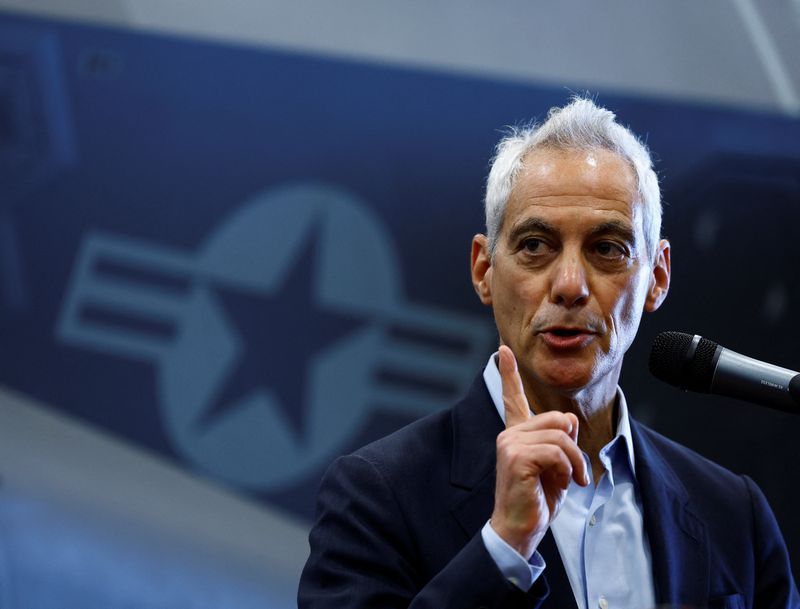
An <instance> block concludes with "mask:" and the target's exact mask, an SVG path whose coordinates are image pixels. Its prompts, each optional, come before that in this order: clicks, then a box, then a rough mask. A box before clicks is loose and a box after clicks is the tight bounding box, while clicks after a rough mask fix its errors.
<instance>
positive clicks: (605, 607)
mask: <svg viewBox="0 0 800 609" xmlns="http://www.w3.org/2000/svg"><path fill="white" fill-rule="evenodd" d="M597 606H598V607H600V609H608V601H607V600H606V597H605V596H601V597H600V600H599V601H598V602H597Z"/></svg>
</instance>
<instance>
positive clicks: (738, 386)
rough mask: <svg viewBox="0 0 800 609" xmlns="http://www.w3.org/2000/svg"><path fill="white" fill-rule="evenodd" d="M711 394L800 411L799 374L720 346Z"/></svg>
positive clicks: (795, 411)
mask: <svg viewBox="0 0 800 609" xmlns="http://www.w3.org/2000/svg"><path fill="white" fill-rule="evenodd" d="M714 359H715V360H716V369H715V370H714V377H713V378H712V379H711V388H710V390H709V393H717V394H720V395H726V396H729V397H732V398H737V399H740V400H746V401H748V402H755V403H756V404H762V405H764V406H769V407H771V408H777V409H778V410H782V411H784V412H788V413H790V414H800V374H798V373H797V372H794V371H793V370H788V369H787V368H781V367H780V366H774V365H772V364H767V363H765V362H761V361H759V360H757V359H753V358H752V357H747V356H746V355H742V354H741V353H736V351H731V350H730V349H725V348H724V347H720V348H719V350H718V351H717V353H716V354H715V358H714Z"/></svg>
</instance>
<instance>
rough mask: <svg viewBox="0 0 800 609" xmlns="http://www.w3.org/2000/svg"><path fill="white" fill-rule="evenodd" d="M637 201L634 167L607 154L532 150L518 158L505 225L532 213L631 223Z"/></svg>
mask: <svg viewBox="0 0 800 609" xmlns="http://www.w3.org/2000/svg"><path fill="white" fill-rule="evenodd" d="M637 200H638V194H637V183H636V174H635V173H634V171H633V168H632V167H631V166H630V165H629V164H628V162H627V161H625V160H624V159H623V158H622V157H620V156H619V155H617V154H614V153H613V152H611V151H608V150H602V149H598V150H552V149H543V150H535V151H532V152H530V153H528V154H527V155H525V157H524V158H523V166H522V168H521V169H520V173H519V175H518V176H517V179H516V181H515V184H514V188H513V190H512V192H511V196H510V197H509V200H508V206H507V208H506V218H505V220H506V221H505V222H504V226H505V227H506V228H508V227H510V226H511V225H513V224H514V223H515V221H517V220H520V219H522V218H525V217H529V216H531V215H535V214H537V213H544V214H559V215H571V216H575V217H576V218H581V219H586V218H590V217H594V216H597V217H612V216H613V217H616V219H618V220H623V219H627V220H628V221H629V222H634V219H635V218H637V217H639V216H640V213H639V207H640V205H639V204H638V203H637ZM639 224H640V223H639Z"/></svg>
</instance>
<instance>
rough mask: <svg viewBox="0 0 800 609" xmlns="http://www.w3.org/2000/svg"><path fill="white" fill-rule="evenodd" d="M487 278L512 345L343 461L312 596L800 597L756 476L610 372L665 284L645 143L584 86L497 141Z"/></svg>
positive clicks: (407, 600)
mask: <svg viewBox="0 0 800 609" xmlns="http://www.w3.org/2000/svg"><path fill="white" fill-rule="evenodd" d="M486 222H487V235H476V236H475V237H474V239H473V243H472V258H471V260H472V281H473V285H474V287H475V291H476V292H477V294H478V296H479V298H480V299H481V301H482V302H483V303H484V304H486V305H488V306H491V307H492V309H493V312H494V317H495V323H496V325H497V330H498V334H499V338H500V347H499V350H498V352H497V353H496V354H494V355H493V356H492V357H491V358H490V359H489V362H488V363H487V365H486V368H485V370H484V371H483V374H482V375H481V376H479V378H478V379H477V380H476V382H475V383H474V384H473V386H472V388H471V389H470V391H469V393H468V394H467V396H466V397H465V398H464V399H463V400H462V401H461V402H459V403H458V404H456V405H455V406H454V407H453V409H452V410H449V411H446V412H442V413H437V414H435V415H432V416H430V417H427V418H425V419H423V420H421V421H417V422H416V423H414V424H412V425H410V426H408V427H406V428H404V429H402V430H400V431H398V432H396V433H394V434H392V435H390V436H388V437H386V438H384V439H382V440H379V441H378V442H375V443H373V444H371V445H369V446H367V447H365V448H363V449H361V450H359V451H357V452H356V453H354V454H352V455H349V456H347V457H343V458H341V459H339V460H337V461H336V463H334V464H333V465H332V466H331V468H330V470H329V471H328V473H327V474H326V476H325V479H324V480H323V483H322V486H321V489H320V493H319V508H318V520H317V522H316V524H315V526H314V529H313V531H312V533H311V536H310V543H311V555H310V557H309V559H308V563H307V565H306V568H305V570H304V572H303V576H302V579H301V582H300V591H299V606H300V607H301V609H312V608H314V609H316V608H322V607H326V608H327V607H329V608H336V609H341V608H366V607H370V608H372V607H375V608H379V607H380V608H395V607H398V608H399V607H413V608H422V607H426V608H427V607H431V608H433V607H436V608H444V607H453V608H458V609H466V608H470V607H498V608H499V607H512V608H516V607H520V608H522V607H558V608H564V607H577V608H579V609H594V608H599V609H609V608H613V609H616V608H618V607H619V608H622V607H625V608H632V609H645V608H648V607H655V606H656V605H661V604H675V605H687V606H694V607H727V608H739V609H741V608H743V607H757V608H759V609H760V608H768V607H769V608H773V607H774V608H778V607H780V608H788V607H792V608H797V607H800V598H799V597H798V593H797V589H796V587H795V584H794V581H793V579H792V575H791V569H790V566H789V559H788V555H787V552H786V548H785V544H784V542H783V540H782V538H781V535H780V532H779V530H778V527H777V525H776V522H775V519H774V516H773V515H772V512H771V511H770V509H769V506H768V505H767V503H766V500H765V499H764V497H763V495H762V494H761V492H760V491H759V490H758V488H757V487H756V486H755V484H754V483H753V482H752V481H751V480H749V479H748V478H746V477H741V476H736V475H734V474H732V473H730V472H728V471H727V470H724V469H722V468H721V467H719V466H717V465H714V464H712V463H710V462H708V461H706V460H705V459H703V458H702V457H700V456H699V455H697V454H695V453H693V452H691V451H689V450H688V449H686V448H683V447H681V446H678V445H676V444H674V443H672V442H670V441H669V440H667V439H666V438H663V437H662V436H660V435H658V434H657V433H655V432H653V431H651V430H649V429H647V428H646V427H644V426H642V425H640V424H638V423H636V422H635V421H634V420H632V419H631V418H630V417H629V415H628V408H627V405H626V402H625V397H624V395H623V394H622V391H621V390H620V389H619V387H618V386H617V382H618V379H619V375H620V371H621V367H622V360H623V356H624V354H625V352H626V350H627V349H628V347H630V345H631V343H632V342H633V339H634V336H635V334H636V331H637V329H638V326H639V322H640V319H641V315H642V313H643V312H645V311H646V312H652V311H655V310H656V309H657V308H658V307H659V306H660V305H661V303H662V302H663V300H664V298H665V297H666V294H667V291H668V288H669V282H670V246H669V243H668V242H667V241H666V240H663V239H659V234H660V225H661V203H660V194H659V190H658V183H657V178H656V176H655V174H654V172H653V169H652V164H651V161H650V156H649V153H648V152H647V150H646V148H645V147H644V146H643V145H642V144H641V143H640V142H639V141H638V140H637V139H636V137H635V136H634V135H633V134H632V133H630V132H629V131H628V130H627V129H625V128H623V127H622V126H621V125H619V124H618V123H616V122H615V117H614V115H613V114H612V113H611V112H609V111H608V110H605V109H602V108H598V107H597V106H596V105H594V104H593V103H592V102H591V101H590V100H588V99H582V98H576V99H574V100H573V101H572V103H570V104H569V105H567V106H565V107H564V108H560V109H553V110H552V111H551V112H550V114H549V116H548V119H547V121H546V122H545V123H544V124H542V125H541V126H534V127H532V128H530V129H525V130H521V131H517V132H514V133H512V134H511V135H509V136H508V137H507V138H505V139H504V140H503V141H502V142H501V143H500V144H499V146H498V150H497V155H496V157H495V159H494V161H493V164H492V168H491V171H490V174H489V178H488V182H487V193H486Z"/></svg>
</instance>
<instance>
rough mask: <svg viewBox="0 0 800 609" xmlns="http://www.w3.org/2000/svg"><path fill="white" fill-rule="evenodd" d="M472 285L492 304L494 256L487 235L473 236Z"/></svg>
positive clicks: (484, 301)
mask: <svg viewBox="0 0 800 609" xmlns="http://www.w3.org/2000/svg"><path fill="white" fill-rule="evenodd" d="M471 267H472V287H474V288H475V292H476V293H477V294H478V298H480V299H481V302H482V303H483V304H485V305H489V306H491V304H492V257H491V255H490V254H489V240H488V239H487V238H486V235H475V236H474V237H473V238H472V256H471Z"/></svg>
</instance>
